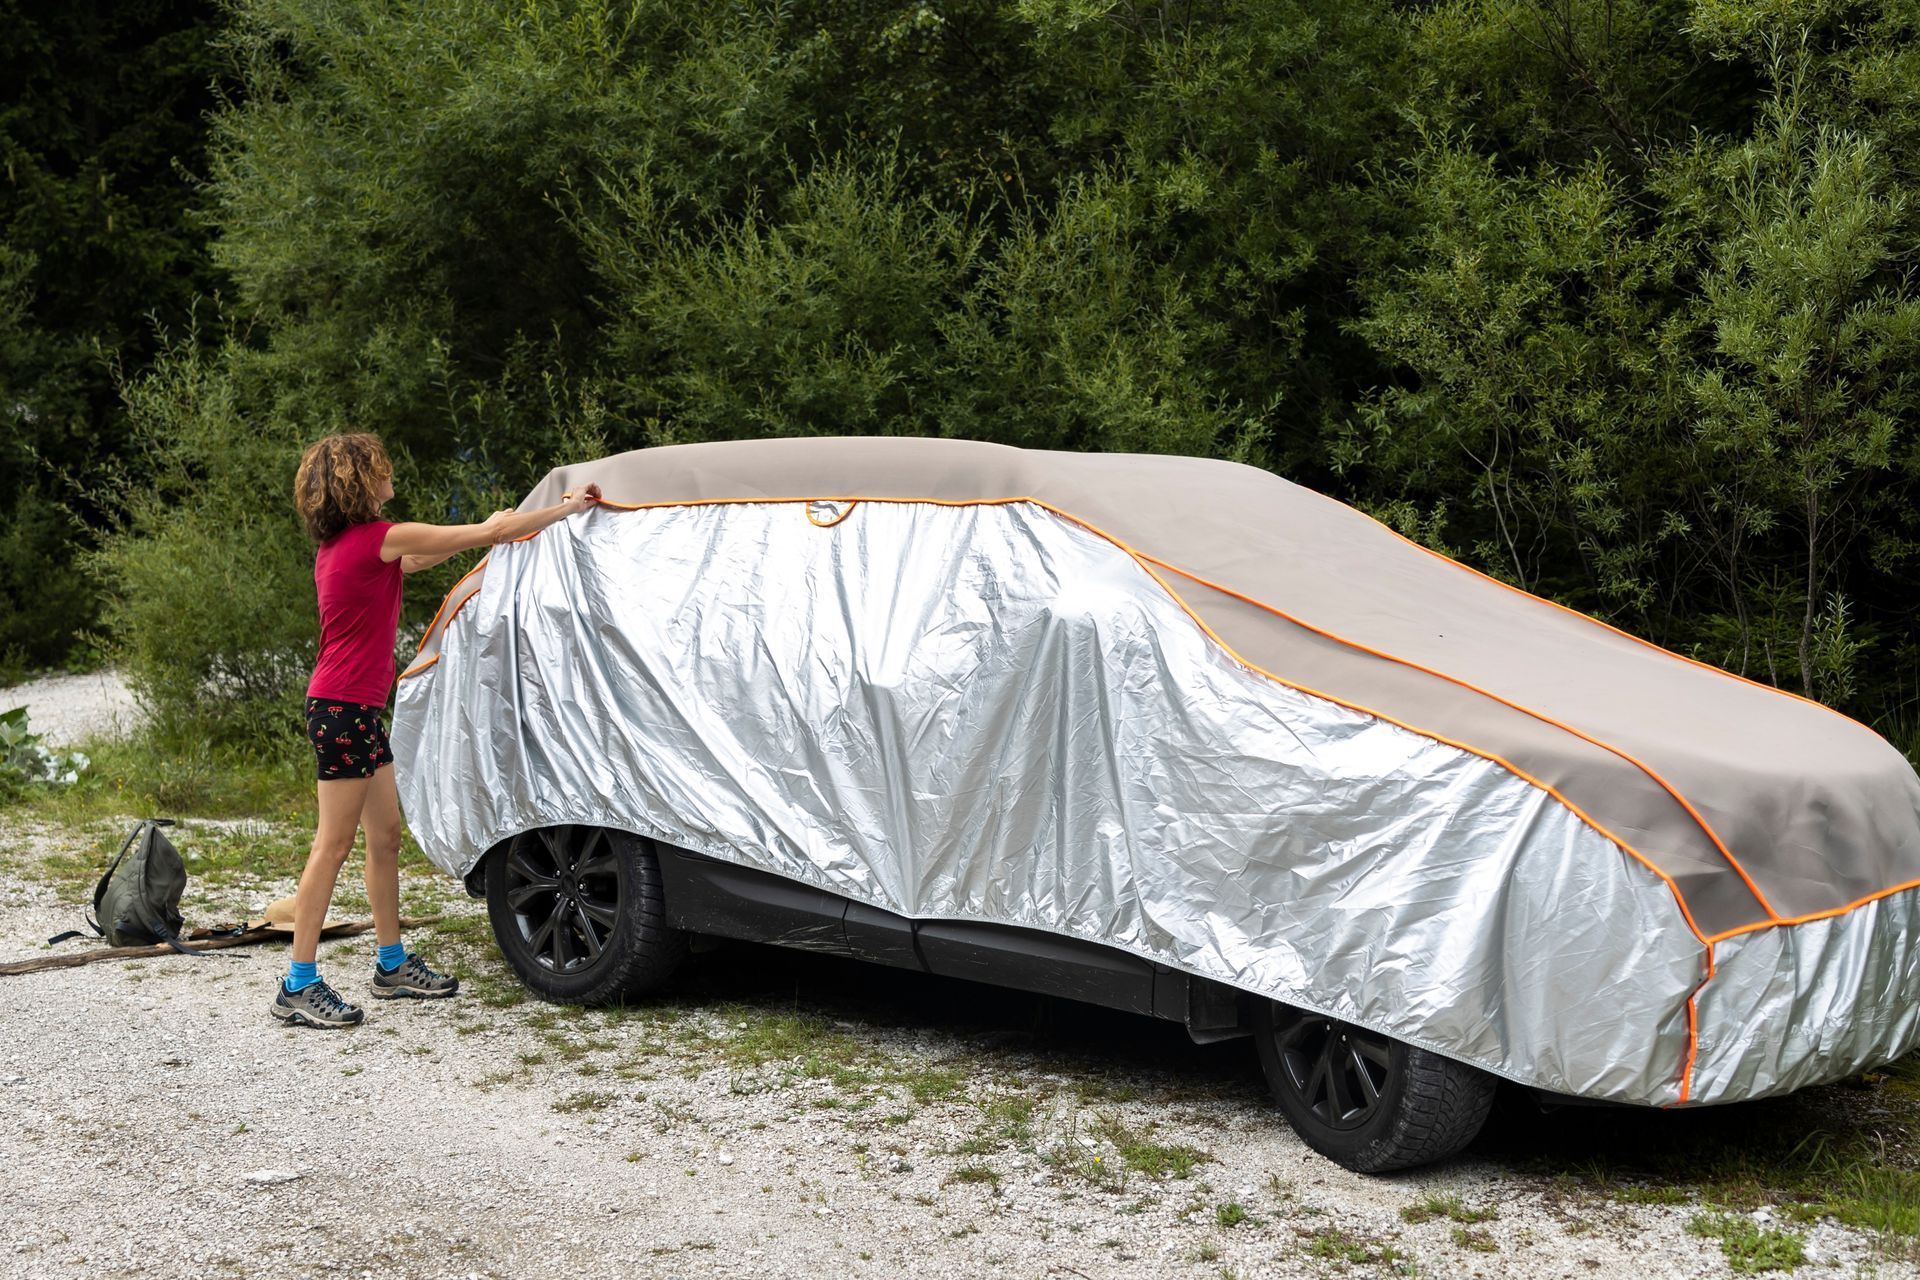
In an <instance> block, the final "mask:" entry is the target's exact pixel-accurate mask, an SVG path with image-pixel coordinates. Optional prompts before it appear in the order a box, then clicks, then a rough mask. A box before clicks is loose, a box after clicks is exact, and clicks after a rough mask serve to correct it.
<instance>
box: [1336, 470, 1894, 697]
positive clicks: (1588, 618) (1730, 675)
mask: <svg viewBox="0 0 1920 1280" xmlns="http://www.w3.org/2000/svg"><path fill="white" fill-rule="evenodd" d="M1302 487H1303V488H1304V486H1302ZM1306 491H1307V492H1308V493H1311V494H1313V496H1314V497H1316V498H1323V499H1325V500H1326V501H1328V502H1331V503H1333V504H1334V505H1336V506H1340V507H1346V508H1347V510H1349V511H1353V512H1357V513H1358V514H1360V515H1362V516H1366V518H1367V519H1369V520H1371V521H1373V522H1374V523H1375V524H1377V525H1379V526H1380V527H1381V528H1382V529H1385V530H1386V531H1387V532H1388V533H1390V534H1392V535H1393V536H1394V537H1396V538H1398V539H1400V541H1402V542H1404V543H1406V544H1407V545H1408V546H1410V547H1414V548H1417V549H1418V550H1421V551H1424V552H1426V553H1427V554H1428V555H1430V556H1432V557H1433V558H1434V559H1436V560H1444V561H1446V562H1447V563H1448V564H1450V565H1455V566H1457V567H1459V568H1461V569H1465V570H1466V571H1467V572H1468V573H1470V574H1472V575H1473V576H1474V577H1476V578H1485V579H1486V580H1487V581H1488V582H1491V583H1492V584H1493V585H1494V586H1496V587H1503V588H1505V589H1506V590H1508V591H1511V592H1513V593H1514V594H1516V595H1522V596H1525V597H1526V598H1527V599H1529V600H1537V601H1538V602H1540V603H1541V604H1544V605H1546V606H1547V607H1549V608H1552V609H1558V610H1560V612H1562V613H1566V614H1571V615H1573V616H1574V617H1576V618H1578V619H1580V621H1582V622H1587V623H1591V624H1592V625H1594V626H1596V627H1599V628H1601V629H1602V630H1604V631H1611V632H1613V634H1615V635H1617V636H1619V637H1621V638H1622V639H1624V640H1631V641H1633V642H1634V643H1635V644H1637V645H1641V646H1643V647H1645V648H1648V649H1651V650H1653V651H1654V652H1655V653H1660V654H1665V655H1666V656H1667V657H1669V658H1673V659H1676V660H1678V661H1680V662H1684V663H1686V664H1687V665H1688V666H1691V667H1699V668H1700V669H1701V670H1702V671H1711V672H1712V673H1713V674H1714V675H1717V676H1725V677H1726V678H1727V679H1729V680H1738V681H1739V682H1740V683H1741V684H1750V685H1752V686H1753V687H1754V688H1756V689H1759V690H1762V691H1764V692H1766V693H1775V694H1779V695H1780V696H1781V697H1783V698H1792V699H1793V700H1794V701H1795V702H1804V703H1806V704H1807V705H1808V706H1810V707H1818V708H1820V709H1821V710H1822V711H1825V712H1827V713H1828V714H1830V715H1836V716H1839V717H1840V718H1841V719H1842V720H1845V721H1846V722H1847V723H1848V724H1851V725H1858V726H1859V727H1860V728H1862V729H1865V730H1867V732H1869V733H1877V732H1878V731H1877V730H1875V729H1874V728H1873V727H1872V726H1871V725H1867V724H1862V723H1861V722H1860V721H1858V720H1855V719H1854V718H1853V717H1852V716H1850V715H1848V714H1847V713H1846V712H1844V711H1839V710H1836V709H1835V708H1833V707H1830V706H1828V705H1827V704H1826V703H1824V702H1818V701H1816V700H1814V699H1812V698H1809V697H1807V696H1806V695H1805V694H1800V693H1795V692H1793V690H1791V689H1782V688H1780V687H1779V686H1777V685H1771V684H1762V683H1760V681H1758V680H1753V679H1750V678H1748V677H1746V676H1743V675H1741V674H1740V673H1739V672H1737V671H1729V670H1727V669H1726V668H1725V667H1716V666H1714V665H1713V664H1712V663H1711V662H1702V661H1700V659H1698V658H1689V657H1688V656H1687V655H1686V654H1684V653H1675V652H1674V651H1673V650H1671V649H1669V648H1667V647H1666V646H1665V645H1658V644H1655V643H1654V642H1653V641H1651V640H1649V639H1647V638H1646V637H1645V636H1637V635H1635V634H1633V632H1631V631H1622V630H1621V629H1620V628H1619V627H1616V626H1614V625H1613V624H1612V623H1611V622H1603V621H1601V620H1600V619H1599V618H1596V617H1594V616H1593V615H1592V614H1590V613H1582V612H1580V610H1578V609H1571V608H1568V607H1567V606H1566V605H1564V604H1561V603H1560V602H1559V601H1558V600H1549V599H1547V597H1545V596H1537V595H1535V594H1534V593H1533V592H1531V591H1528V590H1527V589H1526V588H1525V587H1516V586H1514V585H1513V584H1512V583H1511V582H1502V581H1501V580H1500V579H1498V578H1496V577H1494V576H1493V575H1492V574H1490V573H1485V572H1482V571H1481V570H1479V569H1476V568H1474V567H1473V566H1472V565H1470V564H1468V563H1466V562H1465V561H1463V560H1455V559H1454V558H1453V557H1452V556H1450V555H1446V554H1443V553H1442V552H1439V551H1435V550H1434V549H1433V548H1432V547H1429V546H1426V545H1425V544H1423V543H1419V542H1415V541H1414V540H1413V539H1412V538H1409V537H1408V536H1407V535H1406V534H1404V533H1401V532H1400V531H1399V530H1398V529H1396V528H1394V527H1393V526H1392V525H1390V524H1388V523H1387V522H1386V521H1384V520H1382V519H1380V518H1379V517H1377V516H1372V515H1368V514H1367V513H1366V512H1364V511H1361V510H1360V508H1358V507H1349V506H1347V504H1346V503H1344V502H1341V501H1340V500H1339V499H1338V498H1329V497H1327V495H1326V494H1324V493H1318V492H1315V491H1314V490H1312V489H1307V490H1306Z"/></svg>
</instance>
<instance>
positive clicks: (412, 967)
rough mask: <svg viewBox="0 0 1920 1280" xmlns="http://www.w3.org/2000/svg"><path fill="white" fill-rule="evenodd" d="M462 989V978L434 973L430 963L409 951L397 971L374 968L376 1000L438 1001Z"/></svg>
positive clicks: (374, 995)
mask: <svg viewBox="0 0 1920 1280" xmlns="http://www.w3.org/2000/svg"><path fill="white" fill-rule="evenodd" d="M459 990H460V979H458V978H456V977H454V976H453V975H451V974H446V973H435V972H434V971H433V970H431V969H429V968H427V962H426V961H425V960H422V959H421V958H420V957H419V955H418V954H416V953H415V952H412V951H409V952H408V953H407V958H406V959H405V960H402V961H401V962H400V967H399V968H398V969H382V968H381V967H380V966H379V965H378V964H375V965H374V966H373V998H374V999H375V1000H439V999H441V998H443V997H445V996H450V995H453V994H454V993H455V992H457V991H459Z"/></svg>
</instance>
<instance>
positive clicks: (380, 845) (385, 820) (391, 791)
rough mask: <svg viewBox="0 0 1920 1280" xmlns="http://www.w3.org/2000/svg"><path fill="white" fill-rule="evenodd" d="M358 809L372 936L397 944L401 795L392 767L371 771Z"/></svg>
mask: <svg viewBox="0 0 1920 1280" xmlns="http://www.w3.org/2000/svg"><path fill="white" fill-rule="evenodd" d="M370 782H371V785H369V786H368V787H367V795H366V800H365V801H364V802H363V804H362V806H361V809H360V829H361V830H362V831H365V832H366V833H367V905H368V906H370V907H372V908H373V936H374V938H375V940H376V941H378V942H379V944H380V945H381V946H383V947H390V946H392V945H393V944H394V943H396V942H398V941H400V792H399V790H398V789H397V788H396V787H395V786H394V785H393V766H392V765H390V764H389V765H382V766H381V767H380V768H378V769H376V770H374V772H373V777H372V779H371V780H370Z"/></svg>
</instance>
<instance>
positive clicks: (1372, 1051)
mask: <svg viewBox="0 0 1920 1280" xmlns="http://www.w3.org/2000/svg"><path fill="white" fill-rule="evenodd" d="M1353 1048H1354V1051H1355V1052H1356V1053H1358V1054H1360V1055H1361V1056H1362V1057H1364V1058H1365V1059H1366V1060H1367V1061H1368V1062H1371V1063H1372V1064H1373V1065H1374V1066H1376V1067H1379V1068H1380V1072H1381V1074H1382V1075H1384V1074H1386V1072H1387V1071H1389V1070H1390V1069H1391V1068H1392V1066H1393V1046H1392V1045H1389V1044H1388V1043H1387V1042H1386V1041H1385V1040H1379V1039H1375V1038H1374V1037H1373V1036H1363V1035H1355V1036H1354V1037H1353Z"/></svg>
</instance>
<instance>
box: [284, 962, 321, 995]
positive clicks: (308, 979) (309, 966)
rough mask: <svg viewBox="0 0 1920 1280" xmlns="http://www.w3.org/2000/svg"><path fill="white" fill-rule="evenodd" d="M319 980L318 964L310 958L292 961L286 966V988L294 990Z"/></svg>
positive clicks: (290, 990)
mask: <svg viewBox="0 0 1920 1280" xmlns="http://www.w3.org/2000/svg"><path fill="white" fill-rule="evenodd" d="M318 981H320V966H319V965H318V964H316V963H315V962H314V961H312V960H307V961H304V962H303V961H299V960H295V961H293V962H292V963H291V964H290V965H289V966H288V968H287V990H288V991H289V992H294V991H298V990H300V988H302V987H310V986H312V985H313V984H314V983H316V982H318Z"/></svg>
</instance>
